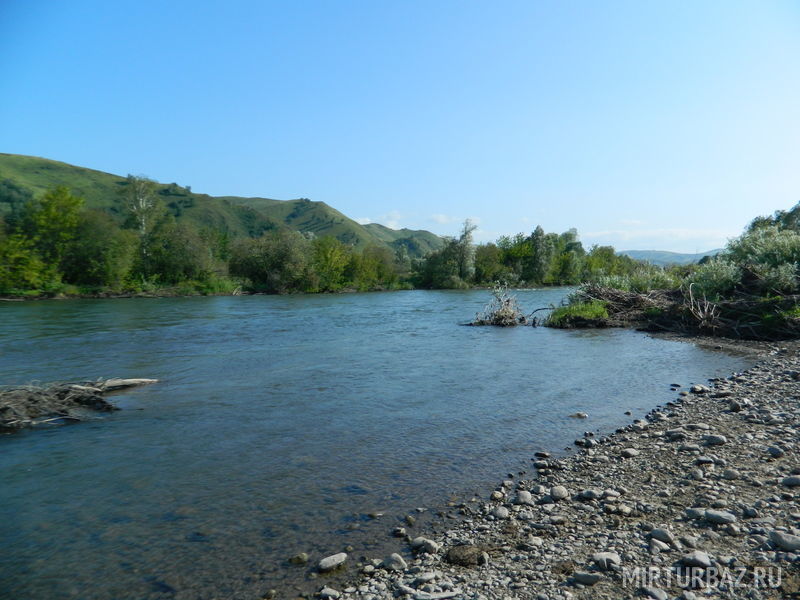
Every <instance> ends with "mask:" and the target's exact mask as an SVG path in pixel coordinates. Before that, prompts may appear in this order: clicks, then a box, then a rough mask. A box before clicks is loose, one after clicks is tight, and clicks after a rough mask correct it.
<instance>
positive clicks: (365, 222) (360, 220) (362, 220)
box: [354, 217, 372, 225]
mask: <svg viewBox="0 0 800 600" xmlns="http://www.w3.org/2000/svg"><path fill="white" fill-rule="evenodd" d="M354 220H355V222H356V223H358V224H359V225H369V224H370V223H372V219H370V218H369V217H358V218H357V219H354Z"/></svg>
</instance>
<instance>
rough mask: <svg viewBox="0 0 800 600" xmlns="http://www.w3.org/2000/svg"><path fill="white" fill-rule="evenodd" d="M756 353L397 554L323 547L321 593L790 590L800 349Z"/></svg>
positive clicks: (767, 595) (462, 508) (796, 546)
mask: <svg viewBox="0 0 800 600" xmlns="http://www.w3.org/2000/svg"><path fill="white" fill-rule="evenodd" d="M762 348H763V354H762V359H761V360H760V361H759V363H758V364H756V365H755V366H754V367H753V368H751V369H749V370H747V371H745V372H743V373H738V374H734V375H732V376H731V377H729V378H726V379H717V380H711V381H710V382H709V384H708V385H707V386H705V385H694V386H692V387H691V388H689V389H684V388H682V387H680V386H678V385H675V386H674V389H675V392H676V397H675V400H674V401H672V402H669V403H668V404H667V405H665V406H663V407H658V408H656V409H655V410H653V411H651V412H650V413H649V414H648V415H646V417H645V418H644V419H641V420H637V421H635V422H633V423H632V424H631V425H629V426H627V427H625V428H622V429H619V430H617V431H616V432H615V433H613V434H611V435H608V436H605V437H601V436H600V435H599V434H595V435H593V434H591V433H587V434H586V435H585V437H584V438H582V439H580V440H576V446H577V448H578V451H577V453H576V454H573V455H571V456H567V457H563V458H558V457H552V456H550V455H549V454H547V453H546V452H540V453H537V456H535V457H532V461H533V467H534V468H533V469H532V472H533V474H530V473H525V472H521V473H519V475H517V476H514V477H512V476H509V478H508V479H507V480H505V481H503V482H502V483H500V484H499V485H498V486H497V488H496V489H495V490H493V491H491V492H490V493H488V494H486V496H485V497H483V498H475V499H473V500H472V501H470V502H466V503H462V504H457V505H453V506H451V507H450V508H451V512H452V514H451V515H447V516H449V517H455V516H458V518H457V519H456V518H451V519H444V520H443V521H442V523H441V526H440V527H434V528H431V529H430V530H429V531H428V532H427V533H423V534H417V533H413V534H412V533H410V532H411V531H413V529H414V528H411V527H409V528H401V527H398V528H395V529H394V530H393V531H392V532H391V534H392V535H395V536H396V537H397V552H396V553H393V554H390V555H389V556H375V557H357V556H352V555H351V556H348V555H347V554H346V553H338V554H335V553H332V555H331V556H329V557H326V558H324V559H323V560H322V561H320V562H319V564H317V565H315V567H316V569H315V570H316V571H317V572H318V573H319V574H317V573H315V574H314V575H315V577H317V579H316V581H317V582H318V588H317V590H318V591H317V594H316V596H317V597H321V598H333V599H340V600H378V599H383V598H400V599H404V600H411V599H413V600H446V599H448V598H463V599H473V600H484V599H485V600H490V599H501V598H502V599H505V598H524V599H535V600H557V599H570V598H571V599H577V598H594V599H608V600H610V599H622V598H654V599H658V600H662V599H672V598H679V599H683V600H691V599H692V598H751V599H755V600H757V599H765V600H766V599H770V600H772V599H782V598H800V506H798V500H800V462H798V456H797V449H798V431H799V430H798V427H800V345H799V344H798V343H796V342H791V343H782V344H780V345H774V344H773V345H771V346H763V347H762ZM343 569H347V571H346V572H343V571H342V570H343ZM337 573H338V575H337ZM347 573H357V575H356V576H355V577H353V576H350V577H349V578H348V575H347Z"/></svg>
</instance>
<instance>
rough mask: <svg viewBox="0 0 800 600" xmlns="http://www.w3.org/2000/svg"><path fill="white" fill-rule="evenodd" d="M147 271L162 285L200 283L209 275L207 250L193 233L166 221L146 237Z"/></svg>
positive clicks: (208, 250)
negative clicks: (162, 283) (189, 281)
mask: <svg viewBox="0 0 800 600" xmlns="http://www.w3.org/2000/svg"><path fill="white" fill-rule="evenodd" d="M147 263H148V272H149V273H150V274H151V276H156V277H157V278H158V280H159V281H161V282H164V283H180V282H181V281H186V280H196V281H204V280H206V279H208V277H209V276H210V275H211V272H212V268H213V261H212V257H211V250H210V249H209V247H208V245H207V244H206V243H205V241H204V240H203V238H202V237H201V236H200V235H199V234H198V233H197V231H196V230H195V229H194V228H192V227H190V226H188V225H184V224H182V223H175V222H167V223H165V224H162V225H160V226H159V227H157V228H156V229H154V230H152V231H151V232H150V233H149V234H148V254H147Z"/></svg>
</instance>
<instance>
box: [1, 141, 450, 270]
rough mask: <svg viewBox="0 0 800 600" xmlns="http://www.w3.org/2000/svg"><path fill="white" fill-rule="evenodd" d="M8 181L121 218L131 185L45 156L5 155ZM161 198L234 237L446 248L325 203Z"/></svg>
mask: <svg viewBox="0 0 800 600" xmlns="http://www.w3.org/2000/svg"><path fill="white" fill-rule="evenodd" d="M4 180H11V181H12V182H13V183H14V184H16V185H17V186H19V187H21V188H23V189H25V190H28V191H30V192H31V193H32V194H33V195H34V196H38V195H40V194H43V193H44V192H45V191H47V190H48V189H51V188H53V187H55V186H58V185H65V186H67V187H68V188H69V189H70V190H71V191H72V193H74V194H76V195H78V196H81V197H83V198H84V199H85V200H86V204H87V206H89V207H91V208H100V209H104V210H106V211H108V212H109V213H111V214H112V215H115V216H117V217H118V218H119V219H120V220H121V219H122V218H123V216H124V211H123V207H122V203H121V200H120V198H119V190H120V188H122V187H124V186H125V185H127V184H126V179H125V177H121V176H119V175H113V174H111V173H104V172H103V171H95V170H93V169H87V168H84V167H78V166H74V165H70V164H67V163H63V162H58V161H54V160H49V159H46V158H38V157H34V156H22V155H19V154H2V153H0V183H2V182H3V181H4ZM0 191H1V190H0ZM158 194H159V195H160V196H161V198H162V200H163V201H164V203H165V204H166V206H167V208H168V209H169V210H170V212H171V213H172V214H173V215H174V216H175V218H176V219H178V220H179V221H184V222H188V223H191V224H193V225H194V226H196V227H198V228H199V229H204V228H213V229H217V230H221V231H225V232H228V233H229V234H230V235H231V236H233V237H242V236H251V237H256V236H259V235H261V234H262V233H263V232H265V231H268V230H271V229H280V228H289V229H294V230H295V231H300V232H303V233H305V232H312V233H314V234H315V235H317V236H325V235H332V236H334V237H336V238H337V239H339V240H340V241H341V242H344V243H346V244H351V245H353V246H355V247H356V248H359V249H363V248H364V247H366V246H368V245H370V244H376V245H378V246H388V247H389V248H391V249H393V250H394V249H397V248H399V247H404V248H406V250H407V251H408V254H409V256H411V257H422V256H424V255H425V254H427V253H429V252H431V251H432V250H436V249H438V248H441V247H442V245H443V244H444V240H443V239H442V238H440V237H439V236H437V235H434V234H433V233H431V232H429V231H415V230H411V229H400V230H394V229H389V228H388V227H384V226H383V225H378V224H370V225H360V224H359V223H356V222H355V221H353V220H352V219H350V218H349V217H347V216H345V215H343V214H342V213H340V212H339V211H338V210H336V209H334V208H332V207H330V206H328V205H327V204H325V203H324V202H312V201H311V200H308V199H305V198H303V199H298V200H274V199H271V198H240V197H237V196H222V197H214V196H209V195H208V194H198V193H195V192H192V191H191V188H189V187H182V186H180V185H178V184H177V183H160V184H159V185H158ZM10 201H11V200H10V199H9V198H6V197H4V196H3V195H2V193H0V216H2V215H3V214H5V213H7V212H8V211H10V210H11V205H10V204H9V202H10Z"/></svg>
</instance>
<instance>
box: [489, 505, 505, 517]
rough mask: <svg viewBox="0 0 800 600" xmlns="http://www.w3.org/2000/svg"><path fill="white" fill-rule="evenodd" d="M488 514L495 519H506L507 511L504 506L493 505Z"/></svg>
mask: <svg viewBox="0 0 800 600" xmlns="http://www.w3.org/2000/svg"><path fill="white" fill-rule="evenodd" d="M489 514H490V515H492V516H493V517H494V518H495V519H507V518H508V515H509V512H508V509H507V508H506V507H505V506H495V507H494V508H493V509H492V512H491V513H489Z"/></svg>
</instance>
